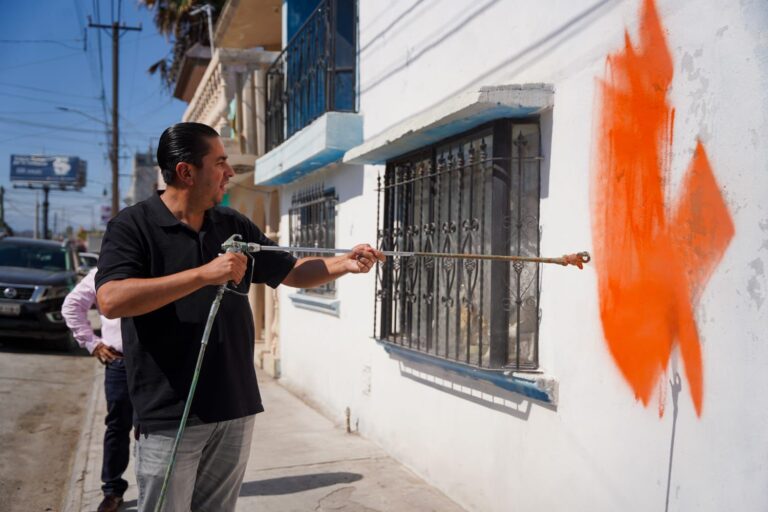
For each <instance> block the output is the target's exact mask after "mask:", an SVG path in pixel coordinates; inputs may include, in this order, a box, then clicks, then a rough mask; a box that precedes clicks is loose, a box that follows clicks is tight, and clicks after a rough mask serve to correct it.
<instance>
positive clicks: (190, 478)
mask: <svg viewBox="0 0 768 512" xmlns="http://www.w3.org/2000/svg"><path fill="white" fill-rule="evenodd" d="M253 418H254V417H253V416H247V417H245V418H239V419H236V420H231V421H223V422H220V423H206V424H204V425H195V426H190V427H187V428H186V429H184V437H182V439H181V444H180V445H179V450H178V453H177V455H176V464H175V465H174V469H173V474H172V475H171V481H170V484H169V485H168V492H167V494H166V497H165V504H164V506H163V511H164V512H188V511H190V510H192V511H193V512H208V511H210V512H213V511H216V512H219V511H234V510H235V504H236V503H237V496H238V494H239V493H240V486H241V485H242V483H243V476H244V475H245V466H246V464H247V463H248V455H249V454H250V451H251V437H252V435H253ZM175 437H176V430H175V429H174V430H160V431H157V432H152V433H150V434H149V435H147V436H146V437H145V435H144V434H143V433H142V434H141V436H140V437H139V441H138V442H137V443H135V445H134V450H135V462H134V463H135V465H136V483H137V484H138V487H139V504H138V512H152V511H154V508H155V504H156V503H157V501H158V499H159V497H160V489H161V487H162V486H163V478H164V477H165V470H166V468H167V467H168V461H169V460H170V457H171V450H172V448H173V441H174V439H175Z"/></svg>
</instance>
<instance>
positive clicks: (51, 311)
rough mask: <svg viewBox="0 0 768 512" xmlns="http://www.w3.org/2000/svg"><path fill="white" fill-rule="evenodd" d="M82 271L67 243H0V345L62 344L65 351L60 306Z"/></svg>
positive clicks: (29, 240) (11, 239) (66, 333)
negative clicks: (11, 341) (25, 341)
mask: <svg viewBox="0 0 768 512" xmlns="http://www.w3.org/2000/svg"><path fill="white" fill-rule="evenodd" d="M85 270H86V269H85V268H81V264H80V260H79V258H78V255H77V252H76V250H75V247H74V245H73V244H72V243H70V242H67V241H64V242H55V241H51V240H35V239H32V238H18V237H3V238H0V339H3V338H30V339H38V340H60V342H61V344H62V345H61V346H63V347H67V346H68V345H69V342H68V340H69V330H68V329H67V326H66V324H65V323H64V319H63V318H62V316H61V304H62V303H63V302H64V297H65V296H66V295H67V293H69V291H70V290H71V289H72V288H73V287H74V286H75V284H76V283H77V281H78V279H79V278H80V275H82V273H83V271H85Z"/></svg>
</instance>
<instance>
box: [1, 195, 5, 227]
mask: <svg viewBox="0 0 768 512" xmlns="http://www.w3.org/2000/svg"><path fill="white" fill-rule="evenodd" d="M4 227H5V187H2V186H0V228H4Z"/></svg>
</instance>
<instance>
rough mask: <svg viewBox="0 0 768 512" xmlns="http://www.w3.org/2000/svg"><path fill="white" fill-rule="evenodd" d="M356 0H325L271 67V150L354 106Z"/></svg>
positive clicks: (268, 122)
mask: <svg viewBox="0 0 768 512" xmlns="http://www.w3.org/2000/svg"><path fill="white" fill-rule="evenodd" d="M356 58H357V1H356V0H323V1H322V2H320V5H318V6H317V8H316V9H315V11H314V12H313V13H312V14H311V15H310V17H309V18H308V19H307V21H306V22H304V25H302V26H301V28H300V29H299V30H298V32H297V33H296V35H294V36H293V38H292V39H291V40H290V42H289V43H288V45H287V46H286V47H285V49H284V50H283V51H282V53H280V55H279V56H278V58H277V59H276V60H275V62H274V63H273V64H272V66H270V68H269V69H268V70H267V87H266V95H267V98H266V103H267V116H266V117H267V119H266V136H267V140H266V143H267V144H266V145H267V151H269V150H271V149H272V148H274V147H276V146H278V145H280V144H281V143H282V142H283V141H284V140H286V139H288V138H290V137H291V136H292V135H293V134H294V133H296V132H298V131H299V130H301V129H302V128H304V127H305V126H307V125H309V124H310V123H311V122H312V121H314V120H315V119H317V118H318V117H320V116H321V115H323V114H324V113H326V112H329V111H336V112H356V111H357V101H356V98H355V94H356V92H355V91H356V80H357V70H356Z"/></svg>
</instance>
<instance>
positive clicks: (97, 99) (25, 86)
mask: <svg viewBox="0 0 768 512" xmlns="http://www.w3.org/2000/svg"><path fill="white" fill-rule="evenodd" d="M0 86H3V87H12V88H15V89H24V90H25V91H37V92H43V93H48V94H56V95H57V96H70V97H72V98H80V99H85V100H92V101H100V100H101V98H99V97H98V96H85V95H83V94H72V93H66V92H61V91H54V90H53V89H41V88H40V87H32V86H31V85H23V84H12V83H8V82H0Z"/></svg>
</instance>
